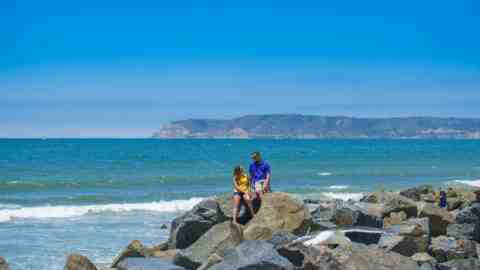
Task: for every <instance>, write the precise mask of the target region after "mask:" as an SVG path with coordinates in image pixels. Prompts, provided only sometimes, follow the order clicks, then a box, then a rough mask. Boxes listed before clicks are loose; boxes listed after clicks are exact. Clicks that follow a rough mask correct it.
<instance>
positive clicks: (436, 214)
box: [418, 203, 454, 237]
mask: <svg viewBox="0 0 480 270" xmlns="http://www.w3.org/2000/svg"><path fill="white" fill-rule="evenodd" d="M419 210H420V212H419V215H418V216H419V217H427V218H428V219H429V222H430V232H431V235H432V236H434V237H435V236H439V235H446V234H447V226H448V225H449V224H451V223H453V222H454V219H453V217H452V215H451V214H450V213H449V212H448V211H447V209H443V208H440V207H437V206H435V205H433V204H428V203H423V204H419Z"/></svg>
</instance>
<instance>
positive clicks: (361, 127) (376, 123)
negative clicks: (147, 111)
mask: <svg viewBox="0 0 480 270" xmlns="http://www.w3.org/2000/svg"><path fill="white" fill-rule="evenodd" d="M152 137H153V138H166V139H168V138H242V139H248V138H300V139H309V138H312V139H315V138H391V139H395V138H399V139H423V138H426V139H428V138H431V139H480V119H473V118H435V117H405V118H353V117H344V116H313V115H299V114H272V115H248V116H243V117H239V118H234V119H231V120H214V119H187V120H181V121H174V122H171V123H168V124H166V125H163V126H162V127H161V128H160V130H158V131H157V132H155V133H154V134H153V135H152Z"/></svg>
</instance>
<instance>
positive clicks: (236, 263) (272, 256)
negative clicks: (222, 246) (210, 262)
mask: <svg viewBox="0 0 480 270" xmlns="http://www.w3.org/2000/svg"><path fill="white" fill-rule="evenodd" d="M250 269H251V270H254V269H255V270H293V269H294V267H293V265H292V263H290V262H289V261H288V260H287V259H286V258H284V257H282V256H280V254H278V252H277V251H276V250H275V248H274V246H273V245H272V244H270V243H268V242H266V241H258V240H247V241H244V242H242V243H241V244H240V245H239V246H237V247H236V248H235V249H230V250H228V252H226V253H225V255H224V257H223V262H221V263H219V264H216V265H214V266H212V267H211V268H209V270H250Z"/></svg>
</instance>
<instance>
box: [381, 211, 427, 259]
mask: <svg viewBox="0 0 480 270" xmlns="http://www.w3.org/2000/svg"><path fill="white" fill-rule="evenodd" d="M388 232H389V233H385V234H383V235H382V238H381V239H380V241H379V243H378V246H379V247H381V248H384V249H385V250H386V251H393V252H397V253H399V254H402V255H404V256H408V257H410V256H412V255H413V254H415V253H419V252H427V251H428V244H429V241H430V236H429V232H430V229H429V223H428V218H421V219H420V218H417V219H409V220H406V221H403V222H402V223H401V224H398V225H392V226H391V227H390V228H389V229H388Z"/></svg>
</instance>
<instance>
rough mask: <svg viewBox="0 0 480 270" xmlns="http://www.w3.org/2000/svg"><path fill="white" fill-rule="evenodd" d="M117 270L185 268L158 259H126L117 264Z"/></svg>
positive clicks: (180, 269) (177, 269)
mask: <svg viewBox="0 0 480 270" xmlns="http://www.w3.org/2000/svg"><path fill="white" fill-rule="evenodd" d="M117 270H185V268H183V267H180V266H178V265H174V264H172V263H169V262H165V261H163V260H161V259H158V258H126V259H125V260H122V261H121V262H120V263H118V265H117Z"/></svg>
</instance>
